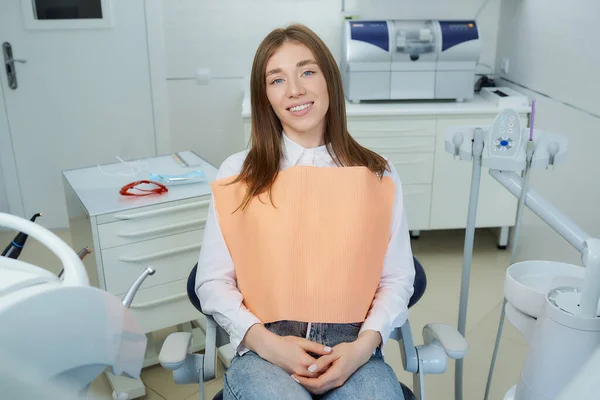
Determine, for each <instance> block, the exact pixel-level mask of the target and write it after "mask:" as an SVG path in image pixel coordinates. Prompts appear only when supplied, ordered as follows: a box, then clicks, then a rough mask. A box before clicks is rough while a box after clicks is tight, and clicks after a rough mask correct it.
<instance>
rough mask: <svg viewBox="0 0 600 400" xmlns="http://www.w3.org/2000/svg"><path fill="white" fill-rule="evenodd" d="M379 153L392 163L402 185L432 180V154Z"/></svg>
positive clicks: (430, 181)
mask: <svg viewBox="0 0 600 400" xmlns="http://www.w3.org/2000/svg"><path fill="white" fill-rule="evenodd" d="M381 155H383V156H385V157H387V158H388V159H389V161H390V162H391V163H392V164H394V167H395V168H396V171H398V175H399V176H400V181H401V182H402V185H412V184H415V183H432V182H433V154H428V153H412V154H411V153H399V152H390V151H383V152H381Z"/></svg>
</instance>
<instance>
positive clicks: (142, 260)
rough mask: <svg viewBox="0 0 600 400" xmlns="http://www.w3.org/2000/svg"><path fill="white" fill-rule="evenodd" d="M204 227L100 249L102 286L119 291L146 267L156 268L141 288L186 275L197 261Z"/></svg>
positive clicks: (124, 290)
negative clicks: (102, 267)
mask: <svg viewBox="0 0 600 400" xmlns="http://www.w3.org/2000/svg"><path fill="white" fill-rule="evenodd" d="M203 236H204V230H203V229H199V230H195V231H192V232H186V233H180V234H177V235H171V236H166V237H164V238H160V239H153V240H148V241H145V242H140V243H134V244H130V245H127V246H120V247H114V248H111V249H105V250H102V263H103V265H104V280H105V282H106V290H107V291H108V292H111V293H113V294H116V295H119V294H123V293H125V292H127V290H128V289H129V287H130V286H131V284H132V283H133V282H134V281H135V279H136V278H137V277H138V276H139V275H140V274H141V273H142V271H143V270H144V269H145V268H146V267H147V266H151V267H152V268H154V269H155V270H156V273H155V274H154V275H151V276H149V277H148V278H146V280H145V281H144V283H143V285H142V286H141V287H142V288H149V287H153V286H158V285H162V284H165V283H168V282H173V281H176V280H180V279H186V278H187V277H188V274H189V272H190V271H191V270H192V268H193V267H194V265H195V264H196V263H197V262H198V256H199V254H200V248H201V245H202V240H203Z"/></svg>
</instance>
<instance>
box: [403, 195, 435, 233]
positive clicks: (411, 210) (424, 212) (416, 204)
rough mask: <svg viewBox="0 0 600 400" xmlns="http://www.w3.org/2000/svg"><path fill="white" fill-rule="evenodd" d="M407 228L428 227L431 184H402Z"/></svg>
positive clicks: (418, 228)
mask: <svg viewBox="0 0 600 400" xmlns="http://www.w3.org/2000/svg"><path fill="white" fill-rule="evenodd" d="M402 192H403V197H404V204H405V205H406V219H407V221H408V229H410V230H420V229H423V230H425V229H429V219H430V217H429V216H430V211H431V185H402Z"/></svg>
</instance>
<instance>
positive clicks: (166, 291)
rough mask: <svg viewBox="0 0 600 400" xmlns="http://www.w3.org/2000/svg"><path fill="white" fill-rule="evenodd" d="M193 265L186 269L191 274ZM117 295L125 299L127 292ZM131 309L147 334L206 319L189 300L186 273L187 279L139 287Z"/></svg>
mask: <svg viewBox="0 0 600 400" xmlns="http://www.w3.org/2000/svg"><path fill="white" fill-rule="evenodd" d="M192 268H193V265H192V266H191V267H190V268H189V270H188V271H187V274H188V275H189V273H190V272H191V270H192ZM157 273H158V272H157ZM155 276H156V274H154V275H153V276H149V277H148V278H146V279H152V278H154V277H155ZM118 297H119V298H121V299H122V298H123V297H124V295H119V296H118ZM129 311H130V312H131V314H132V315H133V317H134V318H135V320H136V322H137V323H138V324H139V325H140V327H141V328H142V329H143V331H144V332H145V333H148V332H154V331H157V330H160V329H165V328H169V327H172V326H174V325H177V324H180V323H182V322H183V321H192V320H195V319H199V318H203V316H202V314H200V312H199V311H198V310H196V309H195V308H194V306H193V305H192V303H191V302H190V300H189V299H188V296H187V275H186V278H185V279H181V280H178V281H175V282H170V283H166V284H164V285H159V286H154V287H150V288H147V289H141V290H139V291H138V292H137V293H136V295H135V297H134V299H133V302H132V303H131V307H130V309H129Z"/></svg>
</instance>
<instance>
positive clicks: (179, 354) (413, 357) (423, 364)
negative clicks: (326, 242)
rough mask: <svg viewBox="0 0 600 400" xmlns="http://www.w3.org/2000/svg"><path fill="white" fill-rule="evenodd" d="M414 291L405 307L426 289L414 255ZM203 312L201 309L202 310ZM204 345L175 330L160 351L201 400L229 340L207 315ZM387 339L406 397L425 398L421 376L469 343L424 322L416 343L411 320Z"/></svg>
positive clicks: (438, 370) (190, 284)
mask: <svg viewBox="0 0 600 400" xmlns="http://www.w3.org/2000/svg"><path fill="white" fill-rule="evenodd" d="M413 260H414V265H415V272H416V274H415V282H414V293H413V295H412V297H411V299H410V301H409V304H408V307H409V308H410V307H412V306H413V305H415V304H416V303H417V302H418V301H419V299H420V298H421V297H422V296H423V294H424V293H425V288H426V286H427V277H426V275H425V270H424V269H423V266H422V265H421V263H419V261H418V260H417V259H416V258H413ZM197 268H198V264H196V265H195V266H194V268H193V269H192V272H190V275H189V277H188V281H187V293H188V297H189V299H190V302H191V303H192V304H193V305H194V307H196V308H197V309H198V311H200V312H201V313H203V312H202V307H201V305H200V301H199V300H198V296H197V295H196V293H195V291H194V288H195V286H196V285H195V282H196V270H197ZM203 314H204V313H203ZM204 315H205V316H206V346H205V352H204V354H191V353H189V349H190V348H191V345H192V334H191V333H189V332H175V333H172V334H170V335H169V336H168V337H167V339H166V340H165V342H164V344H163V346H162V348H161V351H160V355H159V361H160V364H161V365H162V366H163V368H166V369H168V370H171V371H173V380H174V381H175V383H178V384H190V383H199V386H200V392H199V398H200V400H204V382H206V381H210V380H212V379H215V375H216V367H217V350H218V349H219V348H221V347H222V346H225V345H227V344H229V337H228V335H227V333H226V332H225V330H224V329H222V328H221V327H220V326H219V325H217V323H216V322H215V320H214V319H213V318H212V317H211V316H209V315H206V314H204ZM390 339H394V340H397V341H398V343H399V345H400V352H401V355H402V366H403V367H404V370H405V371H407V372H411V373H412V374H413V388H414V391H415V392H414V393H413V392H412V391H411V390H410V389H409V388H408V387H406V386H405V385H404V384H402V383H400V385H401V386H402V391H403V393H404V398H405V399H406V400H422V399H424V387H423V380H424V375H425V374H442V373H444V372H445V371H446V363H447V357H450V358H452V359H455V360H457V359H461V358H463V357H464V356H465V354H466V352H467V349H468V344H467V341H466V340H465V338H464V337H463V336H462V335H461V334H460V333H459V332H458V331H457V330H456V329H455V328H453V327H450V326H448V325H444V324H437V323H433V324H427V325H426V326H425V327H424V328H423V341H424V344H423V345H420V346H415V345H414V344H413V337H412V334H411V330H410V323H409V322H408V321H406V323H405V324H404V325H403V326H402V327H400V328H396V329H395V330H394V331H393V332H392V334H391V336H390ZM222 398H223V391H222V390H221V391H220V392H219V393H217V394H216V395H215V397H214V398H213V400H222Z"/></svg>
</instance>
